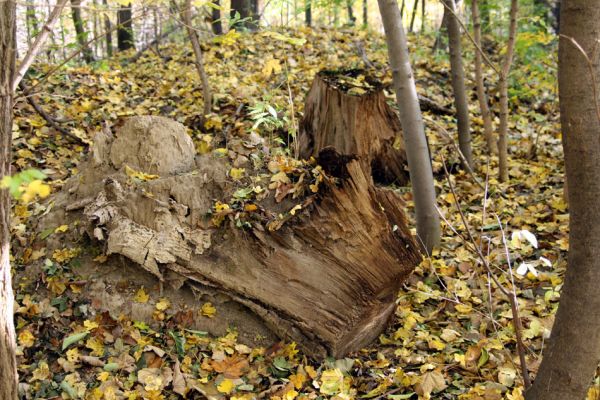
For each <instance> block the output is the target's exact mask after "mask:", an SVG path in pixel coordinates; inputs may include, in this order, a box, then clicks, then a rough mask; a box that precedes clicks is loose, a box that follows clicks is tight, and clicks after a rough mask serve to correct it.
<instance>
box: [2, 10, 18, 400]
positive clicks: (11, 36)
mask: <svg viewBox="0 0 600 400" xmlns="http://www.w3.org/2000/svg"><path fill="white" fill-rule="evenodd" d="M16 26H17V24H16V2H15V1H14V0H4V1H0V59H1V60H2V64H1V67H0V68H1V70H0V179H2V178H4V177H5V176H10V174H11V171H10V169H11V168H10V165H11V159H12V157H11V153H12V122H13V97H14V91H13V89H12V85H13V79H14V75H15V59H16V51H17V48H16V46H17V43H16ZM9 227H10V195H9V192H8V189H0V399H2V400H16V399H17V387H18V382H19V381H18V375H17V362H16V357H15V353H16V349H17V341H16V335H15V326H14V315H13V304H14V294H13V289H12V277H11V268H10V232H9Z"/></svg>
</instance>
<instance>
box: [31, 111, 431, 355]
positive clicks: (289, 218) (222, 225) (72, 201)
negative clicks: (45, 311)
mask: <svg viewBox="0 0 600 400" xmlns="http://www.w3.org/2000/svg"><path fill="white" fill-rule="evenodd" d="M263 147H264V140H262V138H260V137H258V135H255V134H247V135H246V136H244V137H241V138H237V139H235V140H230V141H229V151H228V152H227V154H226V155H223V151H222V150H220V151H215V152H213V153H208V154H204V155H196V154H195V150H194V145H193V143H192V141H191V139H190V138H189V136H188V135H187V134H186V132H185V128H184V127H183V125H181V124H179V123H176V122H174V121H171V120H168V119H166V118H161V117H134V118H130V119H128V120H127V121H126V122H125V124H124V125H123V126H122V127H120V128H119V129H118V130H117V132H116V134H115V135H113V134H112V133H111V132H109V131H107V130H105V131H103V132H100V133H99V134H97V136H96V137H95V140H94V146H93V148H92V150H91V153H90V156H89V159H88V160H87V161H85V162H84V163H83V164H82V165H80V168H79V169H80V171H81V172H80V173H79V174H78V175H77V176H75V177H73V178H71V179H70V180H69V181H68V182H67V183H66V184H65V187H64V189H63V190H62V191H61V192H60V193H59V194H57V195H56V196H55V197H54V198H53V200H52V201H53V203H54V207H53V210H52V211H51V212H50V213H49V214H48V215H47V216H46V217H45V220H44V221H42V228H45V229H48V227H53V226H54V225H57V224H60V225H62V224H64V223H65V221H76V220H77V221H80V222H79V223H78V225H77V226H79V227H80V228H79V229H80V231H77V230H76V229H74V230H73V231H71V230H70V231H69V232H70V234H71V235H73V236H72V238H71V240H80V237H78V236H79V235H80V234H81V232H85V233H86V235H87V236H89V237H90V238H91V239H92V240H94V241H95V242H96V243H100V244H102V245H103V246H104V247H103V248H104V251H105V254H106V255H107V256H109V261H108V262H109V263H110V262H111V261H110V260H118V259H121V260H127V263H128V264H133V265H136V266H137V268H139V269H140V273H143V272H144V271H146V272H147V273H150V274H152V275H153V276H154V277H155V278H156V279H157V280H159V281H160V282H164V283H166V284H170V285H172V286H173V287H174V288H176V289H178V288H180V287H181V286H182V284H184V283H186V284H188V285H192V286H193V287H194V288H195V290H197V291H199V292H203V291H204V292H206V293H209V294H210V295H214V294H215V293H217V294H222V295H223V296H225V297H226V298H227V299H228V301H231V302H234V303H237V304H238V305H240V306H241V307H242V308H243V309H244V310H247V313H248V318H249V319H251V320H252V323H255V321H256V320H260V321H262V323H264V325H265V326H266V327H267V328H268V329H269V330H270V331H271V332H274V333H275V334H276V335H277V336H279V337H280V338H284V339H287V340H293V341H295V342H297V343H298V344H299V346H300V347H301V348H303V349H304V350H305V351H306V352H307V353H308V354H310V355H313V356H317V357H318V356H324V355H326V354H329V355H333V356H335V357H341V356H343V355H345V354H347V353H348V352H351V351H355V350H358V349H360V348H361V347H363V346H365V345H367V344H369V342H371V341H372V340H373V339H375V338H376V337H377V336H378V335H379V334H380V333H381V332H382V330H383V329H384V328H385V327H386V325H387V322H388V320H389V319H390V317H391V316H392V315H393V311H394V309H395V296H396V293H397V290H398V289H399V287H400V285H401V284H402V282H403V281H404V280H405V279H406V278H407V277H408V275H409V274H410V273H411V271H412V270H413V268H414V267H415V265H416V264H417V263H418V262H419V261H420V258H421V256H420V254H419V252H418V250H417V249H418V247H417V245H416V243H415V241H414V239H413V237H412V235H411V234H410V231H409V229H408V228H407V226H406V219H405V216H404V213H403V210H402V208H403V202H402V200H401V198H400V197H399V196H397V195H396V193H395V192H393V191H391V190H388V189H386V188H378V187H375V186H374V185H373V184H372V180H371V177H370V176H368V175H366V174H365V172H364V169H363V167H362V165H361V162H360V161H359V160H356V159H355V157H353V156H347V155H342V154H340V153H338V152H337V151H336V150H335V149H332V148H328V149H324V150H323V151H322V152H321V153H320V154H317V157H318V158H319V160H320V162H321V163H322V164H323V165H322V166H317V165H315V164H314V163H313V164H310V163H308V162H300V161H297V160H293V159H291V158H288V157H286V156H282V155H276V156H273V155H269V154H262V155H261V157H263V160H264V165H265V166H264V167H262V168H254V167H253V166H252V165H251V163H250V161H248V162H247V163H246V164H244V165H245V168H246V170H245V173H244V176H242V177H240V176H239V175H240V171H239V170H235V169H230V167H229V165H230V163H232V162H237V163H238V164H239V163H240V162H243V159H242V161H240V159H239V157H240V155H242V156H244V153H245V152H246V153H245V154H246V155H248V154H250V153H252V152H258V151H259V150H258V149H260V148H263ZM244 157H245V156H244ZM246 158H249V157H246ZM334 174H337V176H336V175H334ZM74 225H75V224H74ZM63 242H64V238H61V240H60V246H63ZM115 262H117V261H115ZM190 306H193V307H196V309H197V308H198V307H199V305H198V304H196V305H190ZM220 318H227V315H222V314H221V315H220ZM236 323H237V324H241V325H242V326H239V329H240V330H243V329H244V326H243V325H244V321H243V320H241V321H240V319H239V318H238V319H237V322H236Z"/></svg>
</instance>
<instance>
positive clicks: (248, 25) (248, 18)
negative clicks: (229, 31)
mask: <svg viewBox="0 0 600 400" xmlns="http://www.w3.org/2000/svg"><path fill="white" fill-rule="evenodd" d="M281 11H282V13H283V7H282V9H281ZM236 15H239V17H240V19H242V21H241V22H238V23H236V24H235V27H240V28H242V29H247V30H250V31H255V30H257V29H258V24H259V15H258V1H257V0H231V12H230V16H231V18H234V17H235V16H236ZM281 23H282V24H283V14H282V20H281Z"/></svg>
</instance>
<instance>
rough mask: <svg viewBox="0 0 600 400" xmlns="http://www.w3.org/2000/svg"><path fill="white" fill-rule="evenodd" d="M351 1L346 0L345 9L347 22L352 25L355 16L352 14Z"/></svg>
mask: <svg viewBox="0 0 600 400" xmlns="http://www.w3.org/2000/svg"><path fill="white" fill-rule="evenodd" d="M352 2H353V0H346V9H347V10H348V24H350V26H354V25H355V24H356V17H355V16H354V11H353V10H352Z"/></svg>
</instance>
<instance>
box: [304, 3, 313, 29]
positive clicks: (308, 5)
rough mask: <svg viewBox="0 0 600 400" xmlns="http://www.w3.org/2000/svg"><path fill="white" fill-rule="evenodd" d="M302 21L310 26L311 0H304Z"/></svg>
mask: <svg viewBox="0 0 600 400" xmlns="http://www.w3.org/2000/svg"><path fill="white" fill-rule="evenodd" d="M304 21H305V23H306V26H312V4H311V0H305V2H304Z"/></svg>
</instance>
